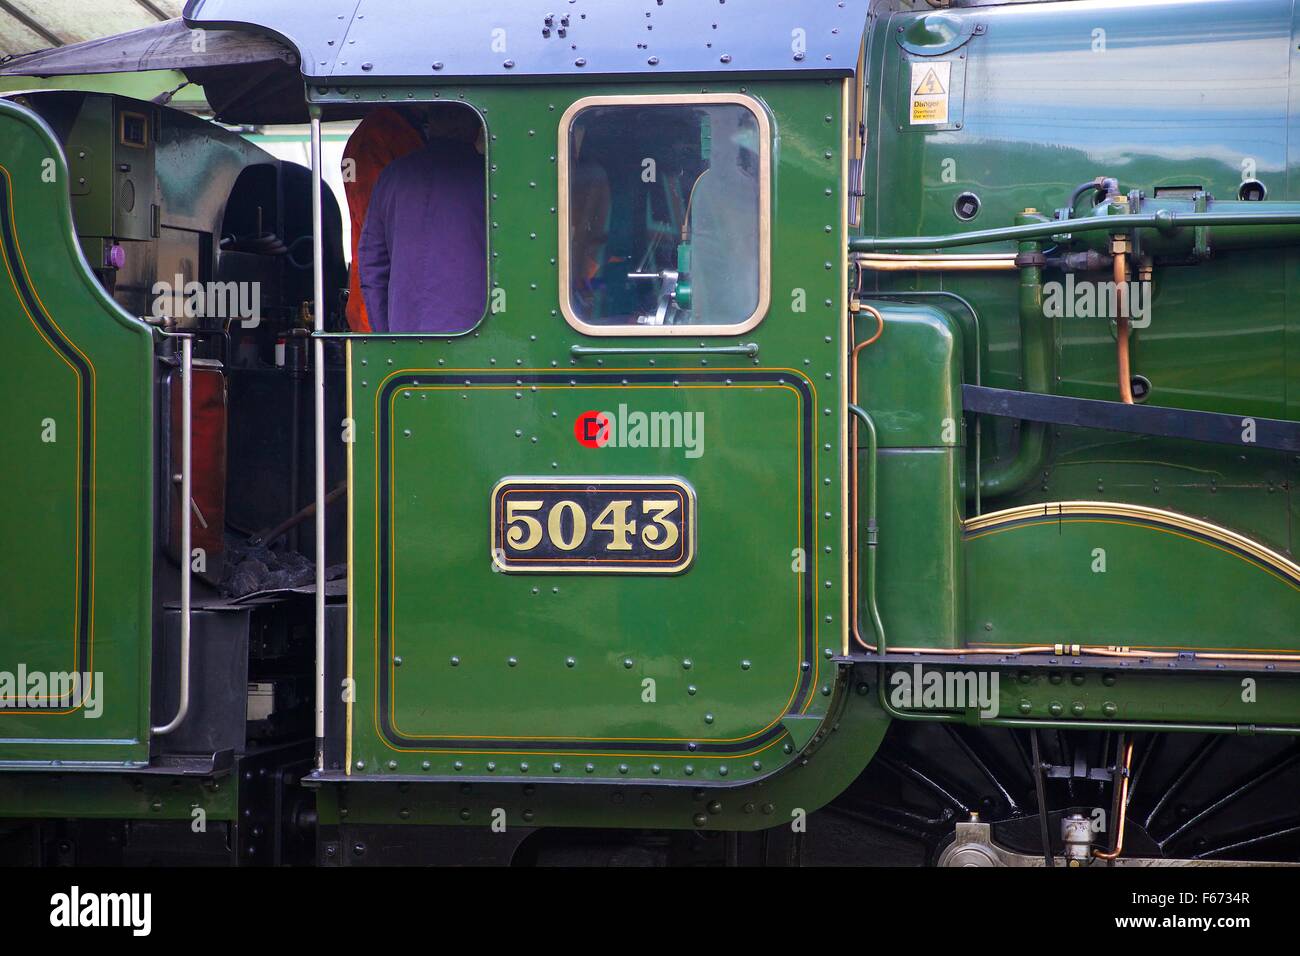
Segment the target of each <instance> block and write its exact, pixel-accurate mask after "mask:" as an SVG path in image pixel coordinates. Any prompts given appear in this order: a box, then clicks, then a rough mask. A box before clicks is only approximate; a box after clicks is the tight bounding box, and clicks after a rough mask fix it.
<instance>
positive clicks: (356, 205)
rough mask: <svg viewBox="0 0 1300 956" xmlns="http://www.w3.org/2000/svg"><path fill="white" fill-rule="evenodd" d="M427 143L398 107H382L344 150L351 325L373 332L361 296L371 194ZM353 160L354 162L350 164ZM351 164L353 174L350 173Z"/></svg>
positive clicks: (354, 134) (362, 123)
mask: <svg viewBox="0 0 1300 956" xmlns="http://www.w3.org/2000/svg"><path fill="white" fill-rule="evenodd" d="M423 146H424V137H422V136H421V135H420V133H419V131H418V130H416V128H415V127H414V126H412V125H411V124H410V123H409V122H408V121H407V120H406V118H405V117H403V116H402V114H401V113H399V112H398V111H397V110H395V109H393V108H392V107H389V106H381V107H379V108H378V109H375V110H372V111H371V112H370V113H369V115H367V116H366V118H365V119H364V120H362V121H361V125H359V126H358V127H357V128H356V131H355V132H353V134H352V135H351V137H349V138H348V145H347V146H346V147H345V148H344V150H343V193H344V195H346V196H347V199H348V211H349V213H350V215H351V219H352V275H351V276H350V277H349V280H348V328H350V329H351V330H352V331H353V332H370V331H371V328H370V318H369V317H368V316H367V315H366V303H365V300H364V299H363V298H362V296H361V270H360V269H358V268H357V243H359V242H360V241H361V229H362V227H363V226H364V225H365V224H366V210H367V209H368V208H369V207H370V194H371V192H372V191H373V190H374V188H375V183H376V182H377V181H378V180H379V174H380V173H382V172H383V171H384V167H385V166H387V165H388V164H389V163H391V162H392V161H393V160H395V159H400V158H401V157H403V156H405V155H407V154H408V153H413V152H415V151H416V150H417V149H421V148H422V147H423ZM349 160H351V162H350V163H349ZM349 167H351V170H352V173H353V175H351V176H350V175H349V174H348V173H349Z"/></svg>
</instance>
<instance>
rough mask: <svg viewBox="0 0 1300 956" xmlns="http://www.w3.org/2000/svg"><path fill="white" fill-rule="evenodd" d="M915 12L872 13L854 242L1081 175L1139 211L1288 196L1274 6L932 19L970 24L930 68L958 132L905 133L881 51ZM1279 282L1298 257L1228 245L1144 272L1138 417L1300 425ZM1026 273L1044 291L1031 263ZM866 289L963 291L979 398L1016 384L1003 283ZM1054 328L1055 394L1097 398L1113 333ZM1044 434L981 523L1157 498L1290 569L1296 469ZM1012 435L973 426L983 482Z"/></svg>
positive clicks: (1010, 216) (1285, 109)
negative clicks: (1034, 462)
mask: <svg viewBox="0 0 1300 956" xmlns="http://www.w3.org/2000/svg"><path fill="white" fill-rule="evenodd" d="M923 16H924V15H923V14H917V15H897V16H893V17H891V18H888V19H886V20H883V21H882V23H881V24H880V28H879V29H877V30H876V31H875V33H874V37H873V39H872V68H871V69H872V72H871V75H870V78H869V79H870V82H871V83H872V84H873V85H874V86H875V87H876V88H877V89H878V90H880V94H881V95H880V96H879V97H876V96H872V97H870V98H869V103H870V104H871V112H870V122H869V130H870V137H871V139H872V141H873V142H874V144H875V148H874V149H869V150H868V153H867V158H868V174H867V183H868V185H867V190H866V191H867V194H868V198H867V200H866V203H865V222H864V226H863V229H862V234H864V235H868V236H869V235H901V236H908V235H937V234H944V233H949V232H958V231H962V230H974V229H988V228H995V227H1002V226H1010V225H1013V224H1014V222H1015V217H1016V216H1017V214H1019V213H1020V212H1021V211H1022V210H1024V209H1026V208H1035V209H1037V210H1039V211H1040V212H1043V213H1046V214H1050V213H1051V212H1052V211H1053V210H1054V209H1055V208H1056V207H1058V206H1062V205H1064V204H1065V203H1066V201H1067V199H1068V197H1069V193H1070V190H1071V189H1073V187H1074V186H1075V185H1076V184H1078V183H1081V182H1084V181H1086V180H1089V179H1092V178H1094V177H1096V176H1099V175H1106V176H1115V177H1117V178H1118V179H1119V181H1120V188H1121V189H1122V190H1125V191H1128V190H1131V189H1141V190H1143V191H1144V192H1145V193H1146V195H1147V196H1148V197H1158V195H1159V191H1160V190H1167V189H1170V188H1172V187H1187V186H1197V187H1200V188H1203V189H1205V190H1207V191H1208V192H1210V193H1211V194H1212V195H1214V196H1215V197H1216V198H1218V199H1235V198H1236V195H1237V188H1238V185H1239V183H1240V182H1241V181H1242V180H1243V178H1246V176H1247V175H1249V174H1253V175H1254V176H1255V177H1257V178H1258V179H1259V180H1261V181H1262V182H1263V183H1264V184H1265V185H1266V187H1267V189H1268V198H1269V199H1271V200H1292V201H1294V200H1295V199H1297V198H1298V197H1300V194H1298V193H1297V192H1296V188H1297V187H1296V182H1297V179H1296V170H1297V168H1298V167H1300V134H1297V125H1298V124H1297V110H1298V109H1300V106H1297V103H1298V102H1300V100H1297V98H1296V96H1295V91H1296V84H1297V82H1298V80H1297V77H1298V76H1300V72H1297V70H1296V69H1295V65H1296V63H1297V58H1298V57H1300V51H1298V50H1297V42H1295V41H1296V38H1297V20H1296V13H1295V11H1294V10H1293V6H1292V4H1290V3H1289V2H1286V0H1251V2H1240V0H1231V2H1228V0H1220V2H1210V3H1197V4H1192V3H1187V4H1175V5H1172V6H1170V5H1167V4H1166V5H1156V4H1148V3H1131V4H1113V5H1108V6H1106V7H1105V8H1100V9H1099V8H1097V7H1094V6H1092V5H1088V4H1073V3H1042V4H1023V5H1008V6H1004V7H998V6H995V7H980V8H973V9H970V10H962V11H948V12H947V13H945V14H944V16H947V17H951V18H954V19H955V20H957V21H962V22H968V21H969V22H973V23H975V24H978V25H980V26H982V27H983V28H984V30H983V32H972V35H971V36H970V38H969V40H968V41H967V42H965V43H964V44H963V45H962V46H960V47H959V48H957V49H955V50H953V51H952V52H950V53H945V54H943V55H942V57H941V58H942V59H948V60H952V61H953V62H954V64H958V66H955V67H954V69H955V70H957V69H959V70H961V71H964V74H965V87H964V90H963V91H961V92H960V94H958V92H957V91H956V90H954V94H953V96H954V99H956V98H960V99H961V101H962V102H961V110H960V125H959V126H958V125H956V124H953V125H952V128H948V129H939V130H936V129H931V128H929V127H926V126H912V125H911V124H910V123H909V122H908V117H907V116H906V115H905V114H902V113H900V112H899V110H900V108H901V107H904V106H906V99H905V97H904V96H901V95H899V94H901V93H903V92H904V91H902V90H900V89H898V86H897V80H896V77H897V76H898V75H900V71H901V69H902V67H901V65H900V64H902V63H903V62H905V61H907V60H909V59H910V58H911V55H910V54H908V53H906V52H905V51H904V50H903V48H902V47H901V46H900V45H899V43H898V42H897V40H896V36H897V34H898V30H899V29H900V28H904V29H906V28H910V27H911V26H912V25H913V24H914V23H916V22H917V20H918V19H920V18H921V17H923ZM1096 31H1103V33H1097V32H1096ZM1245 90H1249V95H1248V96H1247V95H1245V94H1244V93H1243V91H1245ZM968 191H969V192H974V193H976V194H977V195H978V196H979V197H980V199H981V200H982V208H981V211H980V212H979V214H978V215H977V216H976V218H975V219H974V220H973V221H972V222H970V223H962V222H961V221H959V220H958V219H957V217H956V216H955V215H954V212H953V203H954V201H955V200H956V198H957V196H958V195H960V194H961V193H963V192H968ZM1083 205H1084V204H1083V203H1081V204H1080V206H1081V207H1082V206H1083ZM1000 248H1001V249H1003V250H1005V251H1015V250H1014V249H1013V248H1012V246H1011V245H1009V244H1008V245H1004V246H1001V247H999V246H981V247H978V248H972V249H970V250H969V251H975V252H990V251H997V250H998V249H1000ZM950 251H954V252H962V251H967V250H962V249H955V250H950ZM1296 276H1297V259H1296V254H1295V253H1294V252H1293V251H1289V250H1269V249H1255V250H1240V251H1233V252H1231V253H1227V252H1225V253H1221V254H1220V255H1217V256H1215V257H1214V258H1213V259H1211V261H1210V262H1208V263H1206V264H1203V265H1200V266H1175V265H1167V266H1161V265H1158V266H1157V268H1156V272H1155V278H1154V300H1153V314H1152V324H1151V327H1150V328H1147V329H1143V330H1141V331H1139V332H1137V333H1136V335H1135V340H1134V346H1133V370H1134V372H1135V373H1136V374H1141V375H1143V376H1145V377H1147V378H1148V379H1150V381H1151V383H1152V392H1151V397H1150V399H1149V402H1150V403H1151V404H1156V405H1168V406H1174V407H1185V408H1192V409H1201V410H1213V411H1228V412H1233V413H1240V414H1242V415H1243V416H1245V415H1260V416H1270V417H1275V418H1290V419H1295V418H1297V417H1300V387H1298V384H1297V383H1298V381H1300V372H1298V371H1297V366H1296V364H1295V362H1294V360H1293V357H1294V355H1295V354H1296V352H1295V343H1296V341H1297V336H1298V335H1300V306H1297V302H1298V301H1300V300H1297V299H1296V297H1295V296H1294V295H1292V294H1290V292H1291V291H1293V290H1294V287H1295V283H1296ZM1044 278H1045V280H1047V281H1052V280H1057V281H1060V280H1061V279H1063V276H1062V275H1061V274H1060V273H1059V272H1054V271H1053V270H1047V271H1046V273H1045V275H1044ZM1080 278H1083V277H1080ZM1091 278H1104V277H1097V276H1092V277H1091ZM877 284H878V286H879V288H881V289H891V290H901V289H908V288H913V289H930V290H935V289H945V290H950V291H954V292H957V293H959V294H961V295H963V296H964V297H966V298H968V299H969V300H970V301H971V302H972V303H973V304H974V306H975V307H976V309H977V310H978V311H979V316H980V324H981V331H982V333H983V339H984V340H983V342H982V343H981V351H982V353H983V355H984V357H985V362H984V369H983V384H985V385H990V386H994V387H1000V388H1018V387H1024V384H1023V379H1022V362H1021V355H1020V348H1019V344H1020V338H1021V335H1020V329H1019V327H1018V322H1017V279H1016V276H1015V273H989V274H958V273H949V274H928V275H919V276H918V275H908V274H892V275H887V274H883V273H880V274H871V273H869V274H868V276H867V288H868V289H870V288H871V287H873V286H874V285H877ZM866 295H868V296H869V292H867V293H866ZM1059 326H1060V334H1059V338H1058V339H1057V342H1056V345H1055V350H1054V351H1055V355H1054V364H1055V366H1056V368H1055V376H1056V378H1055V385H1054V387H1055V388H1056V389H1057V390H1058V391H1059V392H1060V393H1062V394H1065V395H1073V396H1078V397H1083V398H1094V399H1112V400H1113V399H1114V398H1115V397H1116V394H1117V389H1116V387H1115V385H1114V378H1115V340H1114V335H1113V331H1112V329H1111V326H1110V323H1109V322H1107V321H1105V320H1098V319H1084V318H1064V319H1061V320H1059ZM1063 431H1064V433H1063V434H1057V435H1054V436H1053V442H1054V447H1055V448H1056V452H1055V454H1054V457H1053V459H1052V460H1051V461H1049V462H1048V466H1047V468H1046V474H1045V475H1044V476H1042V477H1043V478H1044V480H1043V481H1035V482H1034V483H1033V484H1031V485H1029V486H1028V487H1025V488H1023V489H1022V490H1021V491H1020V492H1018V493H1016V494H1013V495H1011V496H1010V497H1007V496H1003V497H1002V498H998V499H990V500H987V501H986V502H985V504H984V510H986V511H987V510H994V509H996V508H999V507H1005V506H1008V505H1012V504H1020V503H1024V502H1026V501H1052V500H1062V499H1069V498H1079V497H1083V498H1103V499H1106V500H1121V501H1125V500H1129V501H1134V502H1135V503H1143V502H1147V500H1148V499H1149V498H1151V497H1152V496H1153V494H1158V495H1159V500H1158V505H1159V506H1161V507H1166V508H1170V509H1173V510H1182V511H1186V512H1187V513H1190V514H1195V515H1198V516H1201V517H1205V518H1207V519H1209V520H1212V521H1215V522H1217V523H1220V524H1224V525H1227V526H1230V527H1232V528H1235V529H1236V530H1239V531H1243V532H1245V533H1247V534H1249V535H1251V536H1252V537H1255V538H1257V539H1258V540H1261V541H1263V542H1266V543H1267V544H1268V545H1269V546H1271V547H1273V548H1275V549H1277V550H1279V551H1281V552H1282V553H1284V554H1290V555H1294V554H1295V548H1296V544H1295V538H1294V535H1295V534H1296V530H1297V528H1296V524H1295V520H1296V519H1295V514H1296V507H1297V506H1296V503H1295V495H1296V491H1295V488H1296V482H1297V479H1300V463H1298V462H1297V461H1296V460H1295V459H1294V457H1291V458H1289V459H1288V458H1286V457H1285V456H1281V455H1273V456H1269V455H1267V454H1262V453H1259V452H1254V451H1246V452H1245V454H1244V455H1241V454H1240V453H1238V455H1235V456H1234V455H1231V454H1225V453H1221V452H1220V451H1219V450H1217V449H1214V448H1212V447H1210V446H1200V445H1194V444H1181V445H1180V444H1176V443H1168V442H1157V441H1152V440H1144V439H1136V438H1133V437H1131V436H1110V435H1104V434H1097V433H1092V434H1089V433H1081V432H1077V431H1075V432H1073V433H1071V432H1070V430H1063ZM1016 440H1017V439H1016V434H1015V431H1014V430H1013V427H1012V423H1010V422H1006V421H1001V422H995V421H994V420H991V419H989V420H986V422H985V424H984V428H983V442H982V443H983V447H984V465H985V470H986V471H987V470H989V469H991V468H994V467H997V466H998V465H999V463H1005V462H1006V461H1007V460H1009V459H1010V457H1011V456H1012V455H1013V454H1014V450H1015V444H1016ZM1157 484H1158V485H1159V491H1158V492H1155V493H1153V492H1152V491H1151V488H1152V487H1153V485H1157ZM1229 487H1231V489H1232V491H1231V493H1228V492H1227V489H1228V488H1229ZM1099 488H1100V489H1101V490H1100V491H1099Z"/></svg>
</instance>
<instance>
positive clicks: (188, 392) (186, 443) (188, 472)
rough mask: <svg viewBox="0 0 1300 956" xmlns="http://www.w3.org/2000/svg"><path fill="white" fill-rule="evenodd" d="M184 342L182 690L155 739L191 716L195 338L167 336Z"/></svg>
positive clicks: (182, 346) (182, 384)
mask: <svg viewBox="0 0 1300 956" xmlns="http://www.w3.org/2000/svg"><path fill="white" fill-rule="evenodd" d="M161 334H163V335H168V336H174V337H175V338H178V339H180V340H181V475H180V477H181V506H180V512H181V690H180V703H179V704H178V705H177V708H176V716H174V717H173V718H172V719H171V720H169V721H168V722H167V723H165V724H162V725H160V726H157V727H152V728H150V729H151V730H152V731H153V733H154V735H155V736H159V737H161V736H163V735H164V734H170V733H171V732H172V731H173V730H175V729H176V728H177V727H179V726H180V725H181V723H182V722H183V721H184V720H185V717H186V715H188V714H189V712H190V612H191V594H190V583H191V579H192V577H193V574H194V566H193V558H192V556H191V554H190V550H191V544H192V540H191V534H192V532H193V528H194V508H193V504H192V502H193V468H192V464H193V463H192V460H191V459H192V452H193V441H194V378H193V372H194V337H193V336H192V335H187V334H180V333H175V332H163V333H161Z"/></svg>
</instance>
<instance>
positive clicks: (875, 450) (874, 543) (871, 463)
mask: <svg viewBox="0 0 1300 956" xmlns="http://www.w3.org/2000/svg"><path fill="white" fill-rule="evenodd" d="M849 413H850V414H851V415H853V417H854V418H856V419H857V420H858V421H859V422H861V424H862V426H863V427H864V428H865V429H866V431H867V515H866V518H867V555H866V572H867V580H866V586H865V588H863V591H864V592H865V593H864V595H863V598H865V600H866V603H867V611H868V612H869V614H870V617H871V628H872V630H873V631H875V634H876V644H875V646H874V647H872V646H871V645H867V646H868V647H869V648H870V649H871V650H874V651H875V652H876V653H877V654H884V653H885V652H886V650H887V648H886V647H885V624H884V621H882V620H881V619H880V606H879V605H878V604H877V602H876V551H877V548H878V546H879V543H880V542H879V538H880V528H879V525H878V524H877V516H876V501H877V495H876V476H877V473H878V466H877V458H878V456H879V451H880V441H879V439H878V438H877V436H876V423H875V421H873V420H872V418H871V416H870V415H869V414H867V412H866V410H865V409H863V408H862V407H860V406H858V405H854V404H851V403H850V405H849ZM853 447H854V449H855V452H854V453H855V455H856V447H857V444H856V442H854V445H853ZM856 473H857V471H856V468H855V469H854V474H855V475H856ZM849 490H850V492H851V493H852V494H854V495H857V494H858V489H857V487H856V483H855V487H853V488H851V489H849ZM857 551H858V549H857V548H854V549H853V551H852V552H851V553H850V554H849V567H850V568H851V569H852V572H853V580H854V581H855V582H856V581H858V580H859V574H860V572H859V567H858V560H859V555H858V554H857ZM863 598H859V601H858V603H859V604H861V601H862V600H863ZM858 619H859V614H858V611H857V608H854V612H853V622H854V623H853V629H854V632H855V633H856V634H857V635H858V641H859V642H860V643H865V642H863V641H862V635H861V632H860V631H859V630H858V627H857V622H858Z"/></svg>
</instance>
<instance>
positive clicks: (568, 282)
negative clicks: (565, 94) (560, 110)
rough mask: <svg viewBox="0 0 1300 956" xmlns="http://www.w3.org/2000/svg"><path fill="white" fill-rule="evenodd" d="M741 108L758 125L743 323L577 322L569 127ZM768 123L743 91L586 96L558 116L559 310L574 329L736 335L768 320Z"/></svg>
mask: <svg viewBox="0 0 1300 956" xmlns="http://www.w3.org/2000/svg"><path fill="white" fill-rule="evenodd" d="M699 105H705V106H740V107H742V108H744V109H746V110H748V111H749V112H750V113H751V114H752V115H753V116H754V119H755V121H756V122H757V123H758V139H759V164H758V165H759V173H758V179H759V210H758V233H759V234H758V245H759V261H758V303H757V306H756V307H755V309H754V312H753V314H752V315H750V317H749V318H748V319H746V320H745V321H744V322H739V323H735V324H732V325H593V324H591V323H589V322H586V321H584V320H583V319H582V318H580V317H579V316H578V314H577V312H576V311H575V310H574V308H573V283H572V274H571V270H572V261H571V251H572V250H571V248H570V243H571V239H570V235H569V232H570V209H571V201H572V195H571V193H570V182H569V173H570V159H571V157H570V155H569V152H570V151H569V140H570V136H571V133H572V129H573V123H574V121H575V120H576V119H577V118H578V116H579V115H580V114H581V113H583V112H584V111H585V110H588V109H593V108H596V107H615V106H699ZM772 148H773V147H772V123H771V120H770V119H769V118H768V115H767V110H766V109H765V108H764V107H763V105H762V104H761V103H760V102H759V101H758V100H756V99H754V98H753V97H751V96H747V95H745V94H743V93H649V94H639V95H622V96H620V95H612V96H585V97H582V98H581V99H578V100H577V101H575V102H574V103H573V104H572V105H571V106H570V107H569V108H568V109H567V110H565V111H564V114H563V116H561V117H560V133H559V149H558V151H557V153H556V159H557V165H558V167H559V170H558V172H559V193H560V194H559V208H558V213H559V220H560V229H559V247H560V248H559V256H558V261H559V293H560V312H561V314H563V316H564V321H565V322H567V323H568V324H569V326H570V327H572V328H573V329H574V330H576V331H578V332H581V333H582V334H583V335H590V336H600V337H605V336H639V337H642V338H646V337H650V338H664V337H681V336H686V337H691V336H695V337H699V336H710V335H726V336H736V335H744V334H745V333H747V332H749V331H751V330H753V329H754V328H755V327H756V326H757V325H758V324H759V323H761V322H762V321H763V319H764V318H766V317H767V313H768V311H769V310H770V308H771V303H772Z"/></svg>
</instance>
